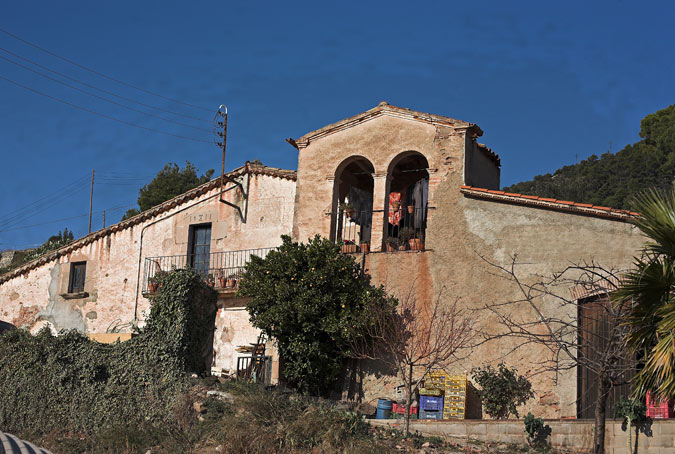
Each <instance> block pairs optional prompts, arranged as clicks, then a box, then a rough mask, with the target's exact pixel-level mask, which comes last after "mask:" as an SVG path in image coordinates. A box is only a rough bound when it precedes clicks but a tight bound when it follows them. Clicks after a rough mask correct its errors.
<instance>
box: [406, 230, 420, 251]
mask: <svg viewBox="0 0 675 454" xmlns="http://www.w3.org/2000/svg"><path fill="white" fill-rule="evenodd" d="M418 237H419V238H410V240H409V241H408V242H409V243H410V250H411V251H422V250H424V234H422V233H420V234H419V235H418Z"/></svg>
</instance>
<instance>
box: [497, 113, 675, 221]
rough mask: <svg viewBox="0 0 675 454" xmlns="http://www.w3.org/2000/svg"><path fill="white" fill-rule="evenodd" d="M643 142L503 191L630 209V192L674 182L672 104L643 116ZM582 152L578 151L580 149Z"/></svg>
mask: <svg viewBox="0 0 675 454" xmlns="http://www.w3.org/2000/svg"><path fill="white" fill-rule="evenodd" d="M640 137H642V140H640V141H639V142H636V143H634V144H632V145H626V147H625V148H623V149H622V150H621V151H619V152H617V153H604V154H602V155H601V156H600V157H598V156H596V155H591V156H590V157H589V158H588V159H586V160H584V161H581V162H580V163H579V164H575V165H571V166H565V167H562V168H560V169H558V170H556V171H555V172H553V174H550V173H547V174H546V175H537V176H536V177H534V179H533V180H531V181H524V182H521V183H517V184H514V185H512V186H507V187H505V188H504V190H505V191H507V192H515V193H520V194H530V195H538V196H541V197H551V198H556V199H561V200H573V201H575V202H582V203H592V204H594V205H600V206H609V207H613V208H626V209H628V208H631V196H633V195H634V194H636V193H637V192H639V191H641V190H644V189H647V188H662V189H670V188H671V187H672V186H673V182H674V180H675V105H672V106H670V107H668V108H666V109H663V110H659V111H658V112H655V113H653V114H650V115H647V116H646V117H645V118H643V119H642V122H641V127H640ZM581 151H583V150H581Z"/></svg>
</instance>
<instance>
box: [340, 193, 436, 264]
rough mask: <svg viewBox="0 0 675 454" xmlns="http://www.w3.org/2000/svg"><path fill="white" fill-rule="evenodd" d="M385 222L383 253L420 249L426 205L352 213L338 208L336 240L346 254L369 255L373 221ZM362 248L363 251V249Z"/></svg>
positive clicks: (422, 246) (424, 225)
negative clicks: (359, 253) (366, 253)
mask: <svg viewBox="0 0 675 454" xmlns="http://www.w3.org/2000/svg"><path fill="white" fill-rule="evenodd" d="M376 216H381V217H382V218H383V219H384V225H385V231H384V235H383V237H382V240H383V243H384V244H383V245H382V248H383V250H386V251H390V252H391V251H398V250H423V249H424V236H425V233H426V226H427V206H426V205H425V206H413V205H408V206H399V207H390V208H389V210H388V211H386V212H385V211H384V210H368V211H355V210H350V209H345V208H340V209H339V210H338V212H337V219H336V221H337V222H336V223H335V235H334V238H335V241H336V242H337V243H338V244H339V245H341V246H342V251H343V252H345V253H353V252H359V251H360V252H368V250H369V246H370V240H371V233H372V227H373V218H374V217H376ZM364 249H365V250H364Z"/></svg>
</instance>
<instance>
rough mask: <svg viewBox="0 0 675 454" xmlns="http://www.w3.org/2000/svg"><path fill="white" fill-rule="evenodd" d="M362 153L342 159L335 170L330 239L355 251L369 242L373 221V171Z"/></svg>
mask: <svg viewBox="0 0 675 454" xmlns="http://www.w3.org/2000/svg"><path fill="white" fill-rule="evenodd" d="M374 172H375V169H374V167H373V165H372V164H371V163H370V161H369V160H368V159H366V158H364V157H362V156H353V157H351V158H348V159H347V160H345V161H344V162H343V163H342V164H340V166H339V167H338V169H337V170H336V172H335V184H334V190H333V219H332V222H331V225H332V226H331V239H332V240H334V241H336V242H337V243H338V244H340V245H342V247H343V250H344V251H345V252H357V250H358V249H359V248H360V247H364V246H360V245H366V244H368V245H369V244H370V235H371V231H372V225H373V188H374V181H373V173H374Z"/></svg>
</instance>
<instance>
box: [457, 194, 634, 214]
mask: <svg viewBox="0 0 675 454" xmlns="http://www.w3.org/2000/svg"><path fill="white" fill-rule="evenodd" d="M459 190H460V191H461V192H462V194H464V195H466V196H469V197H474V198H477V199H483V200H492V201H496V202H503V203H512V204H514V205H522V206H528V207H535V208H544V209H549V210H555V211H563V212H566V213H575V214H581V215H586V216H594V217H601V218H606V219H615V220H619V221H625V222H632V221H633V220H635V218H636V217H637V216H639V215H640V214H639V213H636V212H634V211H628V210H619V209H617V208H610V207H603V206H597V205H592V204H589V203H578V202H572V201H570V200H558V199H550V198H545V197H539V196H536V195H525V194H515V193H511V192H504V191H497V190H493V189H485V188H476V187H473V186H460V188H459Z"/></svg>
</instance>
